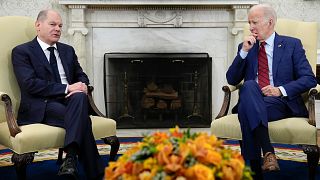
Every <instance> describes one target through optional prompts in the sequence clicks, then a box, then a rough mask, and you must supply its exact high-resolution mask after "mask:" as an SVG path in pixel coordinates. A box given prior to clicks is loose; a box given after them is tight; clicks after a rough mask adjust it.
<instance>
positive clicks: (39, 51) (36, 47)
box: [31, 38, 53, 74]
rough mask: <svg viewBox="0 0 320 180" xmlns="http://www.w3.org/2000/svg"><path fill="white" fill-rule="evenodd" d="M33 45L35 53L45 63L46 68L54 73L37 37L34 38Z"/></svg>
mask: <svg viewBox="0 0 320 180" xmlns="http://www.w3.org/2000/svg"><path fill="white" fill-rule="evenodd" d="M31 46H32V49H33V51H34V53H35V54H36V55H37V57H39V61H40V62H41V63H42V64H44V66H45V67H46V69H47V70H48V71H49V72H50V73H51V74H53V72H52V69H51V66H50V64H49V61H48V59H47V57H46V55H45V54H44V52H43V50H42V48H41V46H40V44H39V43H38V41H37V38H34V39H33V40H32V42H31Z"/></svg>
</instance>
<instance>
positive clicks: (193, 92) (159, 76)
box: [104, 53, 212, 128]
mask: <svg viewBox="0 0 320 180" xmlns="http://www.w3.org/2000/svg"><path fill="white" fill-rule="evenodd" d="M104 57H105V61H104V88H105V90H104V93H105V107H106V113H107V116H108V117H110V118H112V119H115V120H116V122H117V128H168V127H174V126H175V125H178V126H179V127H210V123H211V92H212V91H211V74H212V73H211V68H212V59H211V57H210V56H209V55H208V53H106V54H105V56H104Z"/></svg>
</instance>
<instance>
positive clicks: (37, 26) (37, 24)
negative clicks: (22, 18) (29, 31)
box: [34, 21, 40, 31]
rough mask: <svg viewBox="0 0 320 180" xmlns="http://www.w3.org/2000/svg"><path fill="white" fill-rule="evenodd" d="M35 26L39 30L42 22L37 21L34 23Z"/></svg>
mask: <svg viewBox="0 0 320 180" xmlns="http://www.w3.org/2000/svg"><path fill="white" fill-rule="evenodd" d="M34 27H35V28H36V30H37V31H38V30H39V28H40V23H39V21H36V22H35V23H34Z"/></svg>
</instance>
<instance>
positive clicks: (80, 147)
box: [12, 10, 104, 179]
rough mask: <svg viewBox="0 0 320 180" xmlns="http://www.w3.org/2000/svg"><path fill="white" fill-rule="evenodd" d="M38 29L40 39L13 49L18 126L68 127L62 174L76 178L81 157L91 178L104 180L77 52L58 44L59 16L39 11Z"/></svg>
mask: <svg viewBox="0 0 320 180" xmlns="http://www.w3.org/2000/svg"><path fill="white" fill-rule="evenodd" d="M35 27H36V31H37V37H35V38H34V39H33V40H32V41H30V42H27V43H24V44H21V45H18V46H17V47H15V48H14V49H13V50H12V64H13V68H14V72H15V75H16V79H17V81H18V84H19V86H20V89H21V102H20V107H19V112H18V118H17V119H18V124H19V125H26V124H32V123H44V124H48V125H52V126H59V127H63V128H65V130H66V136H65V147H64V151H65V152H66V158H65V160H64V162H63V164H62V165H61V167H60V169H59V172H58V175H59V176H67V177H71V178H77V176H78V175H77V168H76V163H77V160H78V158H79V160H80V162H82V164H83V166H84V170H85V171H86V175H87V178H88V179H101V178H102V177H103V173H104V164H103V161H102V159H101V157H100V155H99V153H98V150H97V146H96V143H95V140H94V136H93V133H92V127H91V120H90V118H89V115H88V99H87V85H88V84H89V79H88V77H87V75H86V74H85V73H84V72H83V70H82V68H81V66H80V64H79V62H78V59H77V56H76V54H75V51H74V49H73V48H72V47H71V46H69V45H66V44H63V43H59V42H58V40H59V39H60V36H61V29H62V19H61V16H60V15H59V13H58V12H56V11H54V10H44V11H41V12H40V13H39V15H38V17H37V20H36V23H35ZM48 138H50V137H48Z"/></svg>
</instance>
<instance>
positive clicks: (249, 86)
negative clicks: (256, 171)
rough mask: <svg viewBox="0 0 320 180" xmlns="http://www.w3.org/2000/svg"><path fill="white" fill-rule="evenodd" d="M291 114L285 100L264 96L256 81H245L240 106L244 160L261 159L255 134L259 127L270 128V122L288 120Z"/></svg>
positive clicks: (239, 116)
mask: <svg viewBox="0 0 320 180" xmlns="http://www.w3.org/2000/svg"><path fill="white" fill-rule="evenodd" d="M290 114H291V111H290V109H289V107H288V106H287V101H286V100H285V99H283V98H281V97H274V96H263V94H262V91H261V89H260V87H259V85H258V83H257V82H256V81H254V80H249V81H245V82H244V84H243V86H242V87H241V89H240V93H239V104H238V118H239V121H240V127H241V131H242V146H241V154H242V155H243V157H244V159H246V160H259V159H261V146H260V145H259V144H260V143H259V142H258V140H257V139H256V138H255V136H254V133H253V131H254V129H255V128H257V127H258V126H259V125H263V126H265V127H268V121H276V120H279V119H283V118H287V117H289V116H290Z"/></svg>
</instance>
